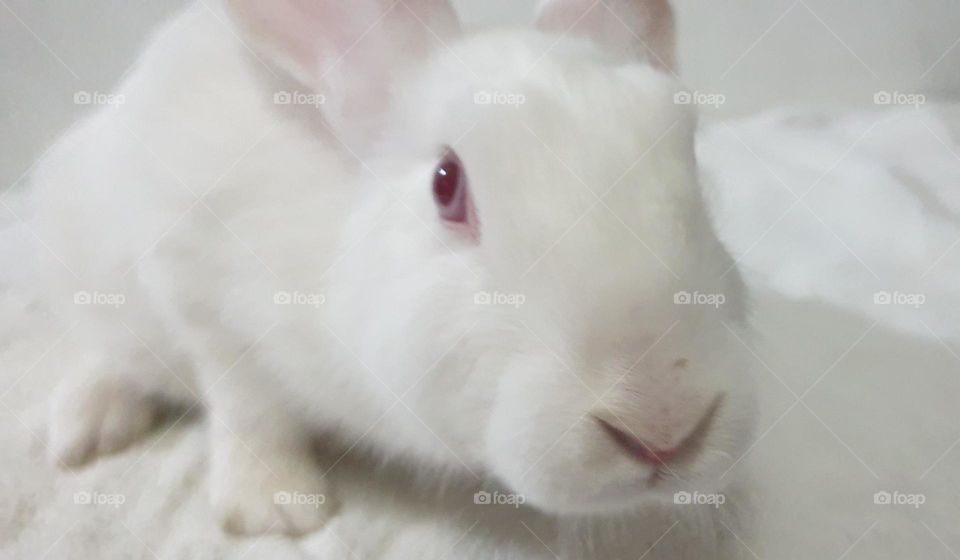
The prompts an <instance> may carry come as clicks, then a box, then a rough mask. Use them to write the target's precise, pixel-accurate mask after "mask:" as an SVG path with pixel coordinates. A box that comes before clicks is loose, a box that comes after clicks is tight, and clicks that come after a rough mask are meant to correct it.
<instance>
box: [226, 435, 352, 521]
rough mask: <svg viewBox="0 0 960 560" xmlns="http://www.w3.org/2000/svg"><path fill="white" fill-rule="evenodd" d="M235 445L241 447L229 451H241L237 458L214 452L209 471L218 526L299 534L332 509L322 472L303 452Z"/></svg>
mask: <svg viewBox="0 0 960 560" xmlns="http://www.w3.org/2000/svg"><path fill="white" fill-rule="evenodd" d="M230 445H231V446H234V444H230ZM235 445H236V446H239V447H240V448H241V449H234V450H233V451H234V453H232V454H233V456H234V458H235V459H236V458H237V455H236V454H237V453H240V454H242V460H240V461H236V460H235V461H232V462H229V463H225V462H222V461H217V458H216V457H215V458H214V469H213V473H212V481H211V490H212V500H213V509H214V512H215V514H216V516H217V518H218V520H219V522H220V524H221V526H222V527H223V529H224V531H226V532H228V533H231V534H234V535H260V534H264V533H282V534H287V535H290V536H300V535H304V534H306V533H309V532H311V531H314V530H316V529H318V528H320V527H322V526H323V525H324V524H326V522H327V521H328V520H329V519H330V517H331V516H332V515H333V513H335V511H336V509H337V506H336V503H335V502H334V500H333V499H332V497H331V496H330V495H329V492H328V484H327V482H326V481H325V480H324V479H323V473H322V472H321V471H320V469H319V468H318V467H317V465H316V464H315V463H314V462H313V461H312V460H310V459H309V457H306V456H303V455H302V454H300V453H292V452H290V451H289V450H282V451H278V450H270V451H264V452H262V453H258V455H253V452H252V450H251V449H248V448H245V447H244V446H243V445H242V444H241V443H239V442H236V443H235ZM284 455H286V456H284ZM220 459H223V457H221V458H220ZM218 462H220V463H221V464H220V465H217V463H218Z"/></svg>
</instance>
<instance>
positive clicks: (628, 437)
mask: <svg viewBox="0 0 960 560" xmlns="http://www.w3.org/2000/svg"><path fill="white" fill-rule="evenodd" d="M722 402H723V395H718V396H717V397H716V398H715V399H714V400H713V403H712V404H711V405H710V407H709V408H708V409H707V411H706V412H705V413H704V415H703V418H701V419H700V421H699V422H697V424H696V426H695V427H694V429H693V431H691V432H690V434H689V435H688V436H686V437H685V438H684V439H683V441H681V442H680V443H679V444H678V445H676V446H675V447H672V448H670V449H654V448H652V447H651V446H650V445H648V444H647V443H645V442H644V441H643V440H641V439H640V438H638V437H637V436H636V435H634V434H632V433H630V432H629V431H627V430H623V429H621V428H618V427H616V426H614V425H613V424H611V423H610V422H608V421H606V420H604V419H602V418H599V417H597V416H593V419H594V420H596V421H597V423H598V424H600V427H601V428H602V429H603V431H604V432H606V433H607V435H608V436H609V437H610V438H611V439H612V440H613V441H614V442H615V443H616V444H617V445H618V446H619V447H620V448H621V449H622V450H623V451H625V452H626V453H627V455H629V456H630V457H632V458H633V459H635V460H636V461H637V462H639V463H642V464H643V465H646V466H647V467H652V468H653V473H652V474H651V476H650V478H649V481H648V482H649V485H650V486H653V485H654V484H656V483H657V482H658V481H659V480H662V479H664V478H671V477H672V478H680V477H679V475H677V474H676V473H675V472H674V470H673V468H676V467H679V466H682V465H684V464H686V463H690V462H692V461H693V460H694V459H695V458H696V457H697V455H699V454H700V452H701V450H702V449H703V446H704V444H705V441H706V439H707V436H708V435H709V433H710V430H711V426H712V424H713V422H714V420H715V419H716V417H717V413H718V411H719V409H720V406H721V405H722Z"/></svg>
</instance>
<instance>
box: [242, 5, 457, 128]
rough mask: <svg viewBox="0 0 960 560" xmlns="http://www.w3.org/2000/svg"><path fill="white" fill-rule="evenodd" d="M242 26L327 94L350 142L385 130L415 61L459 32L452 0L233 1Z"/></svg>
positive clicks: (328, 110)
mask: <svg viewBox="0 0 960 560" xmlns="http://www.w3.org/2000/svg"><path fill="white" fill-rule="evenodd" d="M229 4H230V8H231V11H232V13H233V16H234V17H235V19H237V20H238V22H239V23H240V27H241V28H242V29H243V30H244V31H245V32H246V33H247V34H248V35H250V36H252V37H253V39H254V41H255V43H256V44H257V45H258V46H261V47H262V48H263V50H264V51H265V52H266V53H267V54H268V55H270V57H271V58H272V59H273V60H274V61H275V62H276V63H277V64H279V65H281V66H282V67H283V68H284V69H286V70H288V71H290V72H291V73H292V74H293V75H294V77H296V78H297V79H299V80H300V81H302V82H304V83H305V84H306V85H308V86H310V87H312V88H313V89H315V90H316V91H317V92H318V93H320V94H322V95H323V96H324V99H325V104H324V106H323V110H324V113H325V116H326V117H327V118H328V120H329V121H330V122H331V123H332V124H334V125H335V126H336V127H337V128H338V129H340V131H341V132H342V133H343V134H344V135H345V137H346V138H347V140H348V141H349V140H350V139H362V138H364V137H367V136H369V135H370V134H373V133H375V132H376V130H377V124H378V123H379V122H380V118H381V117H382V113H383V111H384V110H385V109H386V108H387V107H388V105H389V101H390V92H391V88H392V87H393V86H394V85H395V83H396V81H397V80H398V79H399V78H401V77H402V76H403V75H404V74H405V73H407V72H409V67H410V63H411V62H415V61H417V60H422V58H423V57H424V56H425V55H426V54H427V52H428V51H430V50H432V49H433V48H434V47H435V46H436V45H438V44H440V42H441V41H446V40H448V39H451V38H452V37H453V36H455V35H457V34H458V33H459V23H458V22H457V18H456V15H455V14H454V11H453V8H452V7H451V6H450V4H449V3H448V2H447V0H402V1H399V2H398V1H396V0H269V1H267V0H229Z"/></svg>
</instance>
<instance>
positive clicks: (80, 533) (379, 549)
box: [0, 107, 960, 560]
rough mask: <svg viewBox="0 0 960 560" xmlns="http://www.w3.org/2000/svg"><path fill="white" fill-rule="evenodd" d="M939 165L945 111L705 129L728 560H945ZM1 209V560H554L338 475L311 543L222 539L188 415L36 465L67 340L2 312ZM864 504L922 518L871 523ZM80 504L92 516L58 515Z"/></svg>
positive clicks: (21, 315) (391, 491)
mask: <svg viewBox="0 0 960 560" xmlns="http://www.w3.org/2000/svg"><path fill="white" fill-rule="evenodd" d="M958 154H960V110H958V108H956V107H954V108H946V107H924V108H920V109H915V108H912V107H911V108H901V109H895V110H887V111H882V112H881V111H877V112H868V113H861V114H852V115H844V116H839V117H837V116H827V115H814V114H807V113H799V112H791V111H781V112H778V113H773V114H767V115H763V116H760V117H756V118H753V119H750V120H745V121H741V122H735V123H725V124H718V125H711V127H709V128H708V129H706V130H704V131H703V133H702V135H701V143H700V150H699V156H700V160H701V164H702V167H703V169H704V176H705V179H706V181H707V184H708V185H710V196H711V198H712V199H713V208H714V211H715V219H716V221H717V222H718V225H719V227H720V230H721V231H722V232H723V234H724V237H725V239H726V241H727V242H728V243H729V245H730V247H731V249H732V251H733V253H734V255H735V256H737V257H738V258H740V259H741V265H742V266H743V267H744V272H745V276H746V278H747V280H748V281H749V282H750V283H751V285H752V286H753V288H754V290H755V294H756V301H755V310H754V319H755V322H756V325H757V328H758V330H759V332H760V335H761V337H760V338H761V342H760V343H759V344H758V346H757V347H756V348H753V349H752V351H753V352H754V353H755V354H756V357H757V360H758V361H761V362H762V367H761V369H760V374H759V375H760V381H761V386H762V389H763V390H762V393H761V405H762V406H761V408H762V417H761V419H760V423H759V429H758V432H757V438H758V439H757V443H756V444H755V446H754V447H753V448H752V449H751V451H750V452H749V453H748V455H747V456H746V457H745V458H744V459H743V461H742V462H741V463H739V464H737V465H736V466H735V467H734V469H736V470H741V469H742V470H743V471H744V472H743V473H737V474H743V475H745V476H746V477H747V478H748V480H750V483H751V485H752V487H753V488H754V489H755V491H756V495H757V498H758V511H757V512H756V514H755V515H754V516H753V519H752V521H750V522H748V528H747V530H744V531H743V533H739V532H738V534H737V538H739V539H742V544H743V558H754V557H756V558H761V559H768V558H778V559H792V558H798V559H799V558H824V559H828V560H829V559H833V558H838V559H839V558H841V557H842V558H848V559H858V558H870V559H886V558H889V559H900V558H925V559H931V560H933V559H940V558H944V559H947V558H954V557H956V554H954V553H952V552H951V551H950V549H953V550H954V551H960V528H958V525H957V523H956V520H957V519H958V514H960V492H958V491H957V489H958V488H960V474H958V473H960V469H958V467H960V445H957V443H958V441H960V422H958V421H957V420H958V418H960V412H958V411H957V406H956V397H955V395H956V394H958V391H960V375H958V373H960V357H958V354H960V319H958V316H960V292H958V286H960V191H958V190H957V188H956V185H957V184H958V182H960V155H958ZM808 191H809V193H808ZM795 195H796V196H795ZM796 197H801V198H802V201H801V202H797V198H796ZM2 200H3V202H4V205H0V220H2V222H0V223H2V224H4V225H5V227H4V229H3V230H2V235H0V263H2V264H0V282H2V285H0V290H2V291H0V395H2V398H0V417H2V418H3V422H2V424H0V448H2V449H3V453H2V457H3V459H2V467H3V468H2V470H0V504H2V505H0V552H2V555H3V557H9V558H43V557H49V558H55V557H56V558H120V557H123V558H153V557H154V556H156V557H159V558H210V557H227V558H239V557H241V556H244V555H246V557H249V558H257V557H269V558H278V559H280V558H288V557H289V558H297V557H303V556H308V557H320V558H364V559H366V558H435V557H442V556H443V555H445V554H446V555H447V557H449V558H455V557H463V556H464V555H465V554H466V553H467V552H469V551H477V550H483V549H490V548H493V543H494V542H497V541H500V542H502V541H509V542H510V543H511V544H510V545H509V546H507V545H500V546H502V547H504V548H501V552H500V555H499V556H496V557H499V558H507V557H511V558H512V557H517V558H541V557H542V558H551V557H552V554H551V553H550V552H549V551H548V550H546V548H545V547H544V546H543V545H542V544H541V543H540V542H539V541H538V540H537V539H536V538H535V536H534V534H535V533H536V532H537V517H536V516H535V515H531V514H528V513H527V512H523V511H520V512H516V511H513V510H512V508H488V509H487V510H485V511H484V516H485V519H484V520H483V521H482V523H480V524H479V525H471V523H472V521H470V522H465V520H467V519H474V518H473V517H471V516H469V515H465V514H464V512H463V511H458V510H456V507H460V508H462V509H469V508H470V507H471V506H469V505H468V506H463V505H462V504H464V503H467V499H468V498H469V497H467V499H462V497H460V498H457V499H455V500H452V501H451V500H446V501H444V502H443V503H442V504H441V503H439V502H438V503H437V504H430V503H427V504H423V503H418V502H417V501H416V500H414V499H412V498H411V497H410V495H409V494H408V493H406V492H405V491H401V490H400V486H401V485H402V483H401V482H399V481H396V480H393V479H390V478H389V477H385V478H387V479H386V480H385V481H383V482H382V483H380V484H379V485H374V484H373V483H372V482H370V481H367V480H364V479H363V476H362V475H360V476H359V477H358V475H357V473H359V472H361V471H359V470H357V469H351V468H350V465H349V464H346V465H343V466H341V468H339V469H337V472H336V473H335V474H334V476H335V480H336V481H337V483H338V484H342V485H344V486H345V487H348V488H352V489H353V490H351V491H349V492H341V495H343V496H347V497H349V499H345V500H344V502H345V504H344V509H343V511H342V512H341V515H339V516H338V517H337V518H336V519H335V521H334V522H333V523H332V524H331V525H330V526H328V527H327V528H326V529H324V530H322V531H320V532H318V533H316V534H313V535H310V536H308V537H306V538H304V539H301V540H299V541H294V540H289V539H286V538H282V537H274V536H270V537H264V538H261V539H234V538H229V537H225V536H224V535H222V534H221V533H220V531H219V529H218V528H217V527H216V525H215V522H214V520H213V516H212V515H211V512H210V511H209V507H208V505H207V495H206V489H207V481H206V477H207V471H206V465H205V444H204V443H205V442H204V436H205V434H204V433H203V419H202V415H200V416H198V417H196V418H194V417H188V418H185V419H183V420H181V421H179V422H177V423H176V424H175V425H172V426H171V425H167V426H164V427H163V428H162V429H161V431H160V432H158V433H157V434H156V435H154V436H152V437H150V438H149V439H148V440H147V441H145V442H142V443H141V444H139V445H136V446H134V447H133V448H131V449H129V450H127V451H125V452H123V453H121V454H119V455H117V456H114V457H110V458H107V459H104V460H101V461H99V462H97V463H96V464H95V465H93V466H92V467H89V468H86V469H82V470H79V471H77V472H75V473H66V472H62V471H59V470H58V469H56V468H54V467H52V466H50V465H49V463H48V461H47V459H46V457H45V450H44V437H45V435H44V431H45V426H44V423H45V414H46V404H47V403H46V400H47V397H48V395H49V393H50V391H51V389H52V387H53V386H54V385H55V383H56V382H57V379H58V378H59V377H60V376H61V375H62V374H63V373H64V372H65V371H67V370H68V369H69V367H70V364H64V363H56V356H57V353H56V352H55V351H54V350H55V348H56V345H57V344H58V341H59V340H60V339H61V337H62V335H63V333H64V332H65V331H66V329H68V328H69V325H64V324H61V323H59V322H58V321H57V319H56V318H54V317H51V316H50V315H49V314H48V313H47V312H46V311H45V310H44V307H43V305H42V302H31V301H28V300H27V299H26V298H25V297H24V296H23V295H22V292H21V291H20V288H19V287H20V286H23V285H25V283H26V284H27V285H28V284H29V282H30V275H31V271H30V269H29V266H28V265H27V263H29V262H30V256H31V254H32V252H34V251H42V250H44V249H43V247H42V243H41V242H39V241H38V240H37V239H35V238H34V237H33V236H32V235H31V233H30V231H29V230H28V229H26V228H25V227H24V226H23V224H22V223H21V222H20V220H19V219H18V216H19V217H20V218H23V217H26V215H25V214H26V212H27V209H25V208H22V207H20V206H18V205H17V203H16V195H15V193H14V194H8V195H7V196H5V197H4V198H3V199H2ZM883 293H889V294H890V299H891V301H895V302H896V301H899V302H903V304H896V303H894V304H882V302H883V301H884V299H883ZM878 294H879V295H878ZM918 296H922V297H920V298H918ZM875 298H879V299H875ZM921 300H922V303H921V304H920V305H919V306H913V305H911V304H915V303H918V302H920V301H921ZM877 301H879V302H881V303H876V302H877ZM798 399H801V400H799V401H798ZM440 484H441V483H440V482H438V486H439V485H440ZM882 491H886V492H891V493H895V492H896V493H899V494H895V496H899V498H895V499H901V500H908V501H917V498H916V497H915V495H921V496H922V499H923V500H924V501H925V503H923V504H922V505H920V506H919V507H914V506H912V505H906V504H904V505H897V504H892V505H883V504H875V502H874V494H875V493H876V492H882ZM453 494H456V492H454V493H453ZM904 496H906V497H904ZM88 497H89V499H90V501H92V502H101V503H100V505H96V504H84V503H78V502H84V501H86V500H87V498H88ZM119 501H122V502H123V503H116V502H119ZM451 504H461V505H460V506H456V507H455V506H452V505H451ZM521 520H523V522H524V523H523V524H521V523H520V521H521ZM665 538H670V536H669V535H668V536H667V537H665ZM507 548H509V549H510V550H507ZM643 553H644V551H642V550H640V551H637V556H638V557H639V556H640V555H641V554H643ZM486 557H491V558H492V557H495V556H494V554H493V553H492V552H490V553H489V554H487V555H486Z"/></svg>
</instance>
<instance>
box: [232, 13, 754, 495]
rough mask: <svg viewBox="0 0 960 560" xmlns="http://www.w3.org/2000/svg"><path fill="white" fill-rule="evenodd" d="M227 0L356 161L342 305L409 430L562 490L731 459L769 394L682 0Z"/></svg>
mask: <svg viewBox="0 0 960 560" xmlns="http://www.w3.org/2000/svg"><path fill="white" fill-rule="evenodd" d="M233 8H234V13H235V14H237V16H238V18H239V19H240V21H241V24H242V26H243V27H244V28H245V29H246V30H247V31H248V32H249V33H250V34H251V36H252V37H256V38H257V40H258V41H259V44H260V45H261V46H262V48H264V49H266V51H267V52H270V53H272V54H273V55H274V58H275V59H277V60H278V61H280V62H281V63H282V64H284V65H285V66H286V67H287V68H289V69H290V71H291V72H292V73H293V74H294V75H295V76H297V77H298V78H299V79H300V80H302V81H304V82H305V83H307V84H309V85H310V86H311V87H313V88H314V89H316V90H317V91H318V92H320V93H322V94H324V96H325V98H326V103H325V105H324V107H323V110H324V115H325V118H326V120H327V122H328V123H329V125H330V130H331V131H332V132H333V138H335V143H336V144H337V146H338V149H343V150H344V151H345V152H346V153H348V154H350V157H353V158H355V160H356V161H357V183H356V185H349V186H346V187H344V188H351V189H356V190H357V192H358V193H359V194H360V199H361V201H362V202H360V203H359V204H358V206H357V208H356V211H355V212H353V213H352V215H351V216H350V217H349V219H348V220H347V225H346V226H345V227H344V232H343V239H344V246H345V247H346V248H347V249H348V250H345V251H344V252H343V255H342V258H341V259H340V260H339V261H338V262H337V264H336V266H335V267H334V268H333V269H332V271H331V273H330V276H329V278H328V279H327V281H328V282H329V284H330V286H329V290H328V293H329V297H328V303H329V313H330V324H331V325H333V328H334V329H335V330H336V331H337V335H338V336H339V337H341V338H342V340H343V341H345V343H346V344H348V345H349V346H351V347H352V348H354V349H356V354H357V356H356V357H357V358H358V359H359V360H360V361H362V362H363V363H364V364H365V365H366V366H367V367H366V368H364V369H365V370H368V371H370V372H377V373H376V375H375V376H371V379H368V382H369V385H370V388H371V390H373V391H379V392H381V393H385V394H393V395H400V396H402V398H403V402H404V403H405V404H406V405H407V406H408V407H409V410H410V412H411V415H412V416H415V417H416V421H415V422H411V428H410V430H411V435H410V442H399V443H400V444H401V445H406V446H407V447H410V448H414V449H417V450H419V452H420V453H421V454H424V453H425V454H432V455H434V456H436V457H438V458H441V459H442V460H446V461H448V462H451V463H460V462H462V463H463V464H465V465H467V466H468V468H471V469H473V468H474V467H477V468H480V469H483V470H484V471H485V472H487V473H489V474H491V475H493V476H495V477H497V478H498V479H500V480H502V481H503V482H504V483H506V484H507V485H508V486H509V487H511V488H512V489H513V490H515V491H516V492H518V493H521V494H523V495H524V496H525V498H526V499H527V501H528V502H530V503H532V504H535V505H537V506H539V507H541V508H543V509H545V510H548V511H553V512H565V513H566V512H597V511H609V510H617V509H622V508H629V507H634V506H636V505H638V504H643V503H645V502H646V501H648V500H651V499H658V498H659V499H662V498H663V497H664V496H670V495H672V493H673V492H674V491H676V490H677V489H680V488H687V487H691V488H692V487H698V488H699V487H701V486H698V485H708V486H713V485H714V484H715V483H717V482H718V480H719V479H720V478H722V477H721V475H722V474H723V473H724V471H725V470H726V469H727V468H729V467H730V466H731V465H732V464H734V463H735V462H736V460H737V458H738V457H739V455H740V454H741V453H742V452H743V450H744V448H745V446H746V442H747V440H748V437H749V433H750V426H751V421H752V416H753V408H752V396H751V395H752V393H751V382H750V373H749V371H748V364H749V362H748V361H747V360H745V359H744V358H743V352H742V347H741V346H740V344H741V342H740V340H739V337H741V336H744V334H743V333H742V332H741V331H742V330H743V327H744V325H743V320H744V315H745V305H746V304H745V301H744V295H743V293H742V292H743V287H742V284H741V280H740V278H739V276H738V274H737V271H736V268H735V266H734V263H733V261H732V260H731V258H730V256H729V255H728V253H727V252H726V250H725V249H724V247H723V245H722V244H721V243H720V241H719V240H718V238H717V236H716V234H715V232H714V230H713V229H712V226H711V224H710V219H709V216H708V214H707V211H706V209H705V207H704V203H703V200H702V193H701V188H700V185H699V182H698V178H697V170H696V162H695V158H694V142H693V136H694V130H695V115H694V114H693V112H692V110H691V108H690V106H689V105H684V104H682V103H677V102H675V95H676V94H677V92H679V91H681V87H680V85H679V84H678V82H677V81H676V79H675V77H674V75H673V68H674V64H673V61H674V58H675V57H674V52H673V49H674V45H673V34H674V33H673V21H672V15H671V10H670V6H669V5H668V4H667V2H666V1H665V0H632V1H630V0H617V1H614V0H608V1H606V2H595V1H593V0H550V1H548V2H546V3H545V4H544V6H543V7H542V9H541V13H540V16H539V18H538V21H537V24H536V28H535V29H518V30H497V31H492V32H483V33H479V34H474V35H469V36H461V33H460V31H459V29H458V25H457V23H456V19H455V17H454V15H453V11H452V9H451V8H450V6H448V5H446V4H445V3H444V2H443V1H442V0H401V1H400V2H386V1H376V0H365V1H354V2H351V3H349V6H348V4H347V3H345V2H337V1H333V0H312V1H308V0H282V1H277V2H270V3H266V2H257V1H255V0H233ZM374 377H375V378H374ZM388 389H389V391H388Z"/></svg>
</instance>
